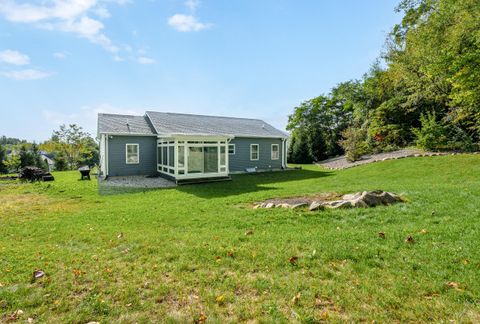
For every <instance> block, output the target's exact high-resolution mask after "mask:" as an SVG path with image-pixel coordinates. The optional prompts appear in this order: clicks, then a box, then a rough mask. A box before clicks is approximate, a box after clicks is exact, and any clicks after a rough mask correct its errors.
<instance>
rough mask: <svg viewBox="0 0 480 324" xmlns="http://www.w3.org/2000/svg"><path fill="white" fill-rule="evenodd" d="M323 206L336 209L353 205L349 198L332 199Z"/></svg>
mask: <svg viewBox="0 0 480 324" xmlns="http://www.w3.org/2000/svg"><path fill="white" fill-rule="evenodd" d="M325 207H327V208H332V209H337V208H350V207H353V204H352V202H351V201H350V200H334V201H329V202H327V203H326V204H325Z"/></svg>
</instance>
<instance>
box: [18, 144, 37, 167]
mask: <svg viewBox="0 0 480 324" xmlns="http://www.w3.org/2000/svg"><path fill="white" fill-rule="evenodd" d="M19 158H20V167H22V168H24V167H26V166H35V157H34V155H33V154H32V152H31V150H29V149H28V148H27V145H25V144H22V146H21V147H20V153H19Z"/></svg>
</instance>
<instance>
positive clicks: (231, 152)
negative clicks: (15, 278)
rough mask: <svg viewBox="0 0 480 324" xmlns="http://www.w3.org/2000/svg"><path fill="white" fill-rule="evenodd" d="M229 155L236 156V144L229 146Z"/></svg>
mask: <svg viewBox="0 0 480 324" xmlns="http://www.w3.org/2000/svg"><path fill="white" fill-rule="evenodd" d="M228 154H230V155H234V154H235V144H228Z"/></svg>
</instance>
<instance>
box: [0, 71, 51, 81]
mask: <svg viewBox="0 0 480 324" xmlns="http://www.w3.org/2000/svg"><path fill="white" fill-rule="evenodd" d="M52 74H53V73H51V72H44V71H40V70H35V69H25V70H16V71H4V72H0V75H3V76H4V77H7V78H9V79H13V80H18V81H24V80H39V79H45V78H48V77H49V76H51V75H52Z"/></svg>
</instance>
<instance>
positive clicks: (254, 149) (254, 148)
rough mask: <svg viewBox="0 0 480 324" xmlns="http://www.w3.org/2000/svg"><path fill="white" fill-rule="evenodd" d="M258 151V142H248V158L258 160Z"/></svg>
mask: <svg viewBox="0 0 480 324" xmlns="http://www.w3.org/2000/svg"><path fill="white" fill-rule="evenodd" d="M258 151H259V147H258V144H250V160H251V161H256V160H258V155H259V154H258Z"/></svg>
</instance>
